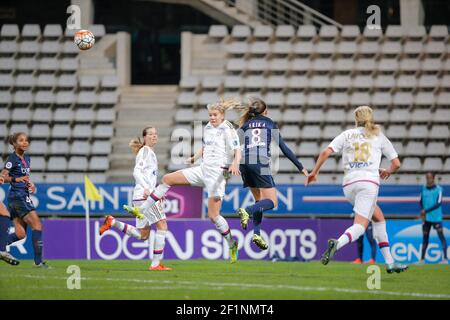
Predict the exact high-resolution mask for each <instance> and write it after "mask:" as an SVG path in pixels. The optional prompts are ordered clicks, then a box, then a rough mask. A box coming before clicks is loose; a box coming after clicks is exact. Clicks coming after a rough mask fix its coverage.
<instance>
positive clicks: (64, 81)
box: [57, 74, 77, 95]
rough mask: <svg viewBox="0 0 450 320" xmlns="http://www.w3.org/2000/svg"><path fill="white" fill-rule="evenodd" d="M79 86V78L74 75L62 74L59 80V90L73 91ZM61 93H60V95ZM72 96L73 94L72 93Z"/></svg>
mask: <svg viewBox="0 0 450 320" xmlns="http://www.w3.org/2000/svg"><path fill="white" fill-rule="evenodd" d="M76 85H77V78H76V75H74V74H62V75H61V76H60V77H59V79H58V84H57V86H58V88H60V89H62V90H70V91H71V90H73V88H75V87H76ZM60 93H61V92H58V95H59V94H60ZM71 94H72V93H71ZM72 95H73V94H72Z"/></svg>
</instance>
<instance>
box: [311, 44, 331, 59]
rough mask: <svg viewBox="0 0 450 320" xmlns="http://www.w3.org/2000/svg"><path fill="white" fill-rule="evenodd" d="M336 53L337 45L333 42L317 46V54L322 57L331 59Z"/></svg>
mask: <svg viewBox="0 0 450 320" xmlns="http://www.w3.org/2000/svg"><path fill="white" fill-rule="evenodd" d="M335 51H336V48H335V44H334V43H333V42H319V43H318V44H317V45H316V53H317V54H318V55H319V56H320V57H323V58H324V57H329V58H330V57H331V56H332V55H333V54H334V52H335Z"/></svg>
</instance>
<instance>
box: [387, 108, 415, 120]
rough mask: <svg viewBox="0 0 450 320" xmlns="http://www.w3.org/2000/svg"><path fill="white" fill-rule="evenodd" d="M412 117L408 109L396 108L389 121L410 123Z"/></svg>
mask: <svg viewBox="0 0 450 320" xmlns="http://www.w3.org/2000/svg"><path fill="white" fill-rule="evenodd" d="M410 117H411V114H410V112H409V110H408V109H400V108H396V109H394V110H392V112H391V115H390V119H389V121H390V122H398V123H408V122H409V119H410Z"/></svg>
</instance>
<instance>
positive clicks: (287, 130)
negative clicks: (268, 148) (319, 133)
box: [280, 125, 300, 140]
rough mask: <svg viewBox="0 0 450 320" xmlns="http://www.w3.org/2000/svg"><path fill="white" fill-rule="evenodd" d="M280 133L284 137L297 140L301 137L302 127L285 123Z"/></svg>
mask: <svg viewBox="0 0 450 320" xmlns="http://www.w3.org/2000/svg"><path fill="white" fill-rule="evenodd" d="M280 134H281V136H282V137H283V138H284V139H290V140H296V139H298V138H299V137H300V128H299V127H298V126H296V125H284V126H283V127H282V128H281V130H280Z"/></svg>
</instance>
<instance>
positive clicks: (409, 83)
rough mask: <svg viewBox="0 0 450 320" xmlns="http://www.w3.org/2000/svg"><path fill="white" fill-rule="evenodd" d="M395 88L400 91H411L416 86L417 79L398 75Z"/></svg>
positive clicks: (411, 76)
mask: <svg viewBox="0 0 450 320" xmlns="http://www.w3.org/2000/svg"><path fill="white" fill-rule="evenodd" d="M396 86H397V88H398V89H400V90H401V91H412V90H414V89H415V88H416V86H417V78H416V77H415V76H413V75H400V76H399V77H398V78H397V85H396Z"/></svg>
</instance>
